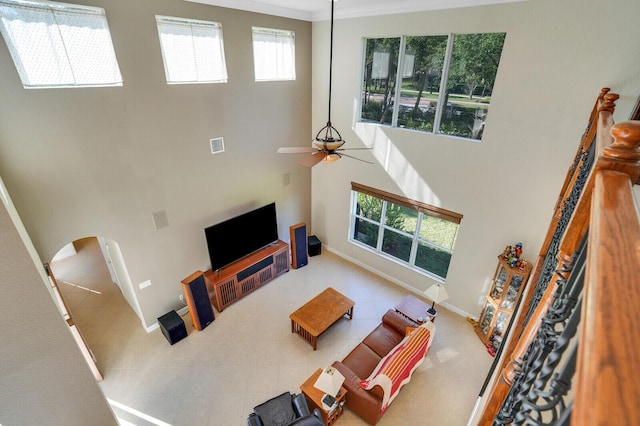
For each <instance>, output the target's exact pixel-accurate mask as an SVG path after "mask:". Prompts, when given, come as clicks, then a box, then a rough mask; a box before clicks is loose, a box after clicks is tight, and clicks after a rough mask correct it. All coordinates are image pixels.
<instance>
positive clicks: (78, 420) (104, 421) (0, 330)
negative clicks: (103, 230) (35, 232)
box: [0, 182, 117, 426]
mask: <svg viewBox="0 0 640 426" xmlns="http://www.w3.org/2000/svg"><path fill="white" fill-rule="evenodd" d="M0 189H3V184H2V182H0ZM0 192H1V191H0ZM2 198H3V199H2V201H3V202H0V235H1V236H2V244H0V258H1V259H2V262H0V288H1V289H2V297H0V310H1V311H2V314H3V319H2V327H0V341H1V342H2V344H1V345H0V360H2V361H1V362H0V422H1V423H2V424H3V425H36V424H48V425H63V424H64V425H77V426H81V425H88V424H91V425H105V426H106V425H116V424H117V423H116V421H115V418H114V417H113V414H112V413H111V410H110V408H109V405H108V404H107V401H106V399H105V397H104V395H103V394H102V391H101V390H100V388H99V387H98V384H97V383H96V381H95V379H94V377H93V375H92V373H91V371H90V370H89V367H88V366H87V363H86V361H85V360H84V358H83V357H82V355H81V353H80V350H79V349H78V346H77V345H76V343H75V341H74V340H73V337H72V336H71V333H70V332H69V327H68V326H67V324H66V323H65V321H64V320H63V318H62V316H61V315H60V312H59V311H58V310H57V309H56V306H55V304H54V303H53V299H52V296H51V294H50V293H49V291H48V290H47V284H46V282H45V275H44V268H43V266H42V264H41V263H40V262H38V261H37V260H34V256H35V257H36V258H37V254H35V253H34V251H33V250H32V247H31V244H30V243H29V242H28V240H27V242H24V241H23V238H25V234H24V233H23V232H22V224H21V223H20V218H19V217H18V216H17V213H16V211H15V209H14V208H13V204H12V203H11V201H10V199H9V198H8V197H7V196H6V193H5V192H3V193H2ZM13 220H16V221H17V223H18V225H15V224H14V222H13ZM34 262H37V263H34ZM36 265H38V266H36Z"/></svg>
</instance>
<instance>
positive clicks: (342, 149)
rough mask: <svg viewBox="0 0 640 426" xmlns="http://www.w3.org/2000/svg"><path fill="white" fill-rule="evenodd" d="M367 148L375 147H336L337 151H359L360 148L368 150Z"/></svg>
mask: <svg viewBox="0 0 640 426" xmlns="http://www.w3.org/2000/svg"><path fill="white" fill-rule="evenodd" d="M367 149H373V148H339V149H336V150H335V151H358V150H367Z"/></svg>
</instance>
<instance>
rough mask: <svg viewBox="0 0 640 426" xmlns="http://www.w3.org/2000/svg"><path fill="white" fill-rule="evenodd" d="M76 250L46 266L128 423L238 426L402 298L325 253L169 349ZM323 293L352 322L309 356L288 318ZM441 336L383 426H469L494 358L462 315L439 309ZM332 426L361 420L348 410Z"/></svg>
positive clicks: (347, 346)
mask: <svg viewBox="0 0 640 426" xmlns="http://www.w3.org/2000/svg"><path fill="white" fill-rule="evenodd" d="M79 246H80V250H79V252H78V254H77V255H75V256H73V257H70V258H67V259H63V260H61V261H58V262H55V263H54V264H53V265H52V269H53V271H54V273H55V275H56V277H57V278H58V280H59V282H60V283H59V285H60V288H61V290H62V293H63V295H64V296H65V298H66V300H67V303H68V305H69V307H70V310H71V311H72V314H73V315H74V318H75V319H76V321H77V323H78V326H79V328H80V330H81V331H82V333H83V335H84V337H85V339H86V340H87V342H88V344H89V346H90V348H91V350H92V351H93V352H94V354H95V356H96V358H97V360H98V368H99V369H100V371H101V372H102V374H103V376H104V381H103V382H101V383H100V387H101V388H102V390H103V392H104V394H105V396H106V397H107V398H109V400H110V401H112V402H113V403H114V405H113V411H114V413H115V415H116V416H117V417H118V418H119V420H120V423H121V424H123V425H128V424H135V425H138V426H143V425H164V424H169V425H173V426H200V425H202V426H206V425H212V426H213V425H215V426H227V425H244V424H246V417H247V415H248V414H249V413H250V412H251V410H252V408H253V407H254V406H255V405H257V404H259V403H261V402H263V401H265V400H267V399H269V398H271V397H273V396H276V395H278V394H279V393H281V392H284V391H290V392H299V386H300V384H302V383H303V382H304V381H305V379H306V378H307V377H308V376H309V375H311V374H312V373H313V372H314V371H315V370H316V369H318V368H320V367H324V366H326V365H328V364H331V363H332V362H333V361H334V360H338V359H342V358H343V357H344V356H345V355H346V354H347V353H348V352H349V351H350V350H351V349H352V348H353V347H354V346H355V345H356V343H358V342H359V341H360V340H361V339H362V338H363V337H365V336H366V335H367V334H368V333H369V332H370V331H371V330H372V329H373V328H375V327H376V326H377V325H378V323H379V322H380V317H381V316H382V315H383V314H384V312H386V310H387V309H389V308H392V307H393V306H395V304H397V303H398V302H399V301H400V300H402V298H403V297H404V296H406V295H407V294H409V293H408V291H407V290H405V289H403V288H401V287H398V286H396V285H394V284H391V283H389V282H387V281H386V280H383V279H381V278H379V277H377V276H375V275H373V274H372V273H370V272H368V271H366V270H364V269H362V268H360V267H357V266H354V265H353V264H351V263H349V262H346V261H344V260H342V259H340V258H339V257H337V256H335V255H333V254H331V253H328V252H327V251H326V250H325V251H324V252H323V254H322V255H320V256H314V257H310V258H309V264H308V265H307V266H305V267H303V268H300V269H291V270H290V271H289V272H288V273H286V274H284V275H283V276H281V277H279V278H277V279H276V280H274V281H272V282H271V283H269V284H267V285H266V286H265V287H263V288H261V289H259V290H257V291H256V292H254V293H252V294H251V295H249V296H247V297H245V298H244V299H241V300H240V301H239V302H237V303H235V304H233V305H231V306H229V307H228V308H227V309H225V310H224V311H223V312H222V313H218V312H217V311H216V312H215V314H216V319H215V321H214V322H213V323H212V324H211V325H209V326H208V327H207V328H206V329H204V330H203V331H197V330H194V329H193V327H192V324H191V320H190V318H189V315H188V314H187V315H185V316H184V317H183V318H184V320H185V323H186V324H187V329H188V332H189V336H188V337H187V338H186V339H184V340H182V341H180V342H178V343H176V344H175V345H173V346H171V345H169V343H168V342H167V340H166V339H165V338H164V336H163V335H162V333H161V332H160V330H159V329H158V330H155V331H153V332H152V333H146V332H145V330H144V329H143V327H142V326H141V323H140V320H139V319H138V318H137V316H136V315H135V314H134V312H133V311H132V309H131V308H130V307H129V305H128V304H127V303H126V301H125V300H124V298H123V297H122V296H121V294H120V291H119V289H118V288H117V286H116V285H115V284H113V283H111V281H110V279H109V275H108V272H107V269H106V266H105V265H104V261H102V260H101V257H100V255H99V248H98V247H97V243H96V240H95V239H86V240H82V241H81V242H80V244H79ZM191 272H193V271H185V274H184V275H185V276H187V275H189V274H190V273H191ZM176 286H177V287H179V286H180V283H179V282H176ZM329 286H331V287H333V288H335V289H336V290H338V291H340V292H341V293H343V294H344V295H346V296H347V297H349V298H351V299H352V300H354V301H355V302H356V305H355V308H354V318H353V320H351V321H349V320H348V319H346V318H344V319H341V320H339V321H338V323H337V324H335V325H334V326H333V327H332V328H331V329H329V330H328V331H327V332H326V333H325V334H323V335H322V336H321V337H320V338H319V340H318V350H317V351H315V352H314V351H313V350H312V348H311V346H310V345H309V344H307V343H306V342H304V341H303V340H302V339H301V338H300V337H299V336H297V335H295V334H292V333H291V329H290V322H289V314H290V313H291V312H293V311H294V310H295V309H297V308H298V307H300V306H301V305H302V304H304V303H305V302H306V301H307V300H309V299H311V298H312V297H313V296H315V295H316V294H318V293H319V292H320V291H322V290H324V289H325V288H326V287H329ZM89 290H92V291H89ZM436 329H437V330H436V334H435V339H434V342H433V345H432V347H431V350H430V352H429V354H428V355H427V358H426V360H425V361H424V362H423V363H422V365H421V366H420V367H418V369H417V370H416V371H415V373H414V375H413V378H412V380H411V382H410V383H409V384H408V385H406V386H405V387H404V388H403V389H402V390H401V392H400V394H399V396H398V397H397V398H396V399H395V401H394V402H393V404H392V405H391V407H390V408H389V409H388V410H387V412H386V413H385V415H384V417H383V418H382V420H381V421H380V422H379V423H378V424H379V425H381V426H385V425H432V426H433V425H438V426H447V425H451V426H459V425H465V424H466V422H467V419H468V418H469V415H470V414H471V411H472V410H473V406H474V404H475V401H476V398H477V396H478V393H479V391H480V388H481V386H482V383H483V381H484V379H485V377H486V374H487V372H488V370H489V368H490V366H491V363H492V361H493V358H491V357H490V356H489V354H488V353H487V351H486V349H485V348H484V346H483V345H482V343H481V342H480V340H479V339H478V337H477V336H476V334H475V333H474V331H473V328H472V326H471V325H470V324H469V323H468V322H467V321H466V320H465V318H462V317H460V316H458V315H456V314H453V313H451V312H449V311H447V310H446V309H443V308H441V309H440V312H439V314H438V317H437V319H436ZM337 424H338V425H342V426H349V425H364V424H365V423H364V422H363V421H362V420H360V418H359V417H357V416H356V415H354V414H353V413H351V412H349V411H348V410H347V411H346V412H345V414H344V415H343V416H342V417H341V418H340V419H339V421H338V422H337Z"/></svg>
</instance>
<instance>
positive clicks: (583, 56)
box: [312, 0, 640, 316]
mask: <svg viewBox="0 0 640 426" xmlns="http://www.w3.org/2000/svg"><path fill="white" fill-rule="evenodd" d="M339 7H340V3H337V6H336V8H339ZM336 10H337V9H336ZM638 16H640V2H638V1H636V0H613V1H610V2H607V4H606V5H604V4H603V3H602V2H599V1H595V0H565V1H561V2H558V1H554V0H535V1H533V0H531V1H526V2H520V3H514V4H505V5H496V6H487V7H475V8H464V9H453V10H448V11H436V12H424V13H413V14H402V15H394V16H385V17H374V18H362V19H348V20H339V21H337V22H336V23H335V29H334V31H335V39H336V40H337V41H338V42H337V43H335V44H334V57H333V58H334V70H335V71H334V73H333V99H332V122H333V124H334V125H335V126H336V127H337V128H338V130H339V131H340V132H341V133H342V136H343V137H344V138H345V139H346V140H347V145H345V147H349V146H350V147H373V150H372V152H371V153H367V152H362V151H359V152H358V151H356V153H357V154H358V155H359V156H360V157H362V158H364V159H367V160H370V161H374V162H375V165H367V164H364V163H360V162H357V161H353V160H350V159H341V160H340V161H338V162H337V163H333V164H330V165H327V164H321V165H318V166H316V167H315V168H314V169H313V176H312V186H313V198H312V224H313V228H312V232H313V233H315V234H317V235H318V237H319V238H320V239H321V240H322V241H323V244H324V245H325V246H326V247H327V248H329V249H331V250H333V251H336V252H338V253H340V254H342V255H343V256H345V257H347V258H350V259H352V260H354V261H355V262H357V263H360V264H362V265H365V266H366V267H367V268H369V269H374V270H376V271H378V272H379V273H381V274H383V275H387V276H389V277H392V278H393V279H395V280H397V282H399V283H400V284H402V285H406V286H407V287H408V288H410V289H413V290H415V291H422V290H424V289H426V288H428V287H429V286H430V285H431V281H430V280H429V279H428V278H426V277H424V276H423V275H420V274H418V273H415V272H411V271H409V270H407V269H405V268H403V267H401V266H399V265H397V264H395V263H394V262H391V261H388V260H384V259H381V258H379V257H377V256H376V255H373V254H371V253H370V252H368V251H366V250H364V249H362V248H360V247H357V246H355V245H353V244H351V243H349V242H348V241H347V238H348V226H349V216H348V211H349V200H350V199H349V197H350V182H352V181H355V182H358V183H362V184H364V185H368V186H372V187H376V188H379V189H382V190H385V191H389V192H392V193H396V194H401V195H405V196H407V197H409V198H414V199H417V200H420V201H424V202H427V203H431V204H434V205H436V206H440V207H443V208H445V209H449V210H453V211H456V212H459V213H462V214H463V215H464V218H463V219H462V224H461V227H460V233H459V236H458V240H457V243H456V247H455V253H454V255H453V258H452V262H451V266H450V269H449V275H448V276H447V281H446V286H447V291H448V293H449V296H450V298H449V299H448V300H447V301H446V302H444V303H445V304H446V305H449V306H450V307H452V308H454V309H455V310H456V311H458V312H459V313H461V314H469V315H473V316H478V315H479V314H480V310H481V309H482V306H481V300H482V298H483V297H484V296H485V295H486V292H487V289H488V284H489V281H490V279H491V277H492V276H493V273H494V271H495V267H496V264H497V255H498V254H499V253H501V252H502V250H503V249H504V247H505V246H506V245H509V244H513V243H516V242H518V241H521V242H522V243H523V244H524V255H525V257H526V258H528V259H530V260H534V259H535V256H536V255H537V253H538V251H539V249H540V246H541V244H542V241H543V238H544V235H545V233H546V230H547V227H548V225H549V222H550V220H551V214H552V209H553V206H554V204H555V202H556V198H557V196H558V193H559V190H560V186H561V185H562V182H563V180H564V177H565V175H566V172H567V170H568V168H569V166H570V164H571V161H572V159H573V156H574V154H575V152H576V149H577V146H578V143H579V140H580V137H581V135H582V133H583V131H584V129H585V126H586V124H587V119H588V117H589V113H590V111H591V108H592V106H593V103H594V101H595V98H596V96H597V95H598V93H599V92H600V89H601V88H602V87H605V86H609V87H611V88H612V89H613V91H615V92H616V93H619V94H621V98H620V100H619V101H618V102H617V105H618V109H617V112H616V115H615V116H616V120H617V121H622V120H625V119H628V117H629V114H630V112H631V109H632V107H633V105H634V104H635V102H636V100H637V96H638V95H639V94H640V59H639V56H638V52H640V25H638ZM328 28H329V26H328V23H327V22H322V23H314V28H313V60H314V64H324V63H326V59H327V58H328V55H329V46H328V44H329V43H328V42H329V34H328ZM472 32H506V33H507V36H506V42H505V45H504V50H503V53H502V60H501V62H500V68H499V71H498V76H497V80H496V84H495V88H494V91H493V97H492V100H491V107H490V110H489V116H488V120H487V123H486V127H485V131H484V137H483V139H482V142H480V143H478V142H471V141H465V140H461V139H455V138H450V137H445V136H435V135H431V134H425V133H419V132H414V131H405V130H400V129H392V128H388V127H378V126H375V125H370V124H366V125H365V124H360V123H357V120H356V119H357V116H358V112H357V111H358V110H357V106H358V103H359V89H360V85H361V78H360V75H361V70H362V66H361V57H362V53H361V52H362V44H363V39H364V38H366V37H393V36H399V35H430V34H448V33H472ZM327 78H328V72H327V71H326V70H325V68H324V67H323V66H319V65H318V66H314V74H313V99H314V104H313V126H314V128H318V129H319V128H320V127H322V126H323V125H324V123H325V122H326V102H327V101H326V99H327V97H326V96H327V95H326V92H327V89H326V88H327Z"/></svg>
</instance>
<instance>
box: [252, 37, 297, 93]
mask: <svg viewBox="0 0 640 426" xmlns="http://www.w3.org/2000/svg"><path fill="white" fill-rule="evenodd" d="M251 34H252V39H253V69H254V76H255V81H287V80H295V79H296V39H295V32H293V31H289V30H278V29H273V28H262V27H252V28H251Z"/></svg>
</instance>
